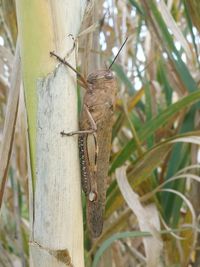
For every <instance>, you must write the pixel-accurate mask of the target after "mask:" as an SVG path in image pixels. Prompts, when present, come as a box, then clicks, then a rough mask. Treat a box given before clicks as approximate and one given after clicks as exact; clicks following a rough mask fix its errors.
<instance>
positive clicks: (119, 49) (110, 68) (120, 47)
mask: <svg viewBox="0 0 200 267" xmlns="http://www.w3.org/2000/svg"><path fill="white" fill-rule="evenodd" d="M127 40H128V36H127V37H126V39H125V41H124V42H123V44H122V46H121V47H120V49H119V51H118V53H117V55H116V56H115V58H114V59H113V61H112V63H111V64H110V66H109V68H108V70H110V69H111V67H112V65H113V64H114V63H115V61H116V59H117V57H118V56H119V53H120V52H121V50H122V48H123V47H124V45H125V43H126V42H127Z"/></svg>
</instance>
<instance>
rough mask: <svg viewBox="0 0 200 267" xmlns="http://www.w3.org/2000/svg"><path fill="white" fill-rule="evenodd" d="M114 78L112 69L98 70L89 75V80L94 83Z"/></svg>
mask: <svg viewBox="0 0 200 267" xmlns="http://www.w3.org/2000/svg"><path fill="white" fill-rule="evenodd" d="M112 79H114V74H113V72H112V71H111V70H98V71H96V72H92V73H91V74H89V75H88V78H87V82H88V83H89V84H94V83H95V82H97V81H98V80H102V81H108V80H112Z"/></svg>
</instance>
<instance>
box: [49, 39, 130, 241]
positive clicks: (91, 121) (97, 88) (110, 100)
mask: <svg viewBox="0 0 200 267" xmlns="http://www.w3.org/2000/svg"><path fill="white" fill-rule="evenodd" d="M126 41H127V38H126V40H125V42H126ZM125 42H124V43H123V45H122V46H121V48H120V50H119V52H118V53H117V55H116V56H115V58H114V60H113V62H112V63H111V65H110V67H109V68H108V69H106V70H98V71H95V72H93V73H91V74H89V75H88V77H87V80H85V78H84V77H83V76H82V75H81V74H80V73H79V72H78V71H77V70H75V69H74V68H73V67H72V66H71V65H70V64H69V63H68V62H67V61H65V60H64V59H62V58H60V57H59V56H58V55H56V54H55V53H54V52H50V54H51V55H53V56H55V57H56V58H57V59H58V60H59V61H60V62H62V63H63V64H66V65H67V66H68V67H69V68H71V69H72V70H73V71H75V72H76V73H77V78H78V80H79V81H80V84H81V85H82V86H83V87H84V88H85V89H86V93H85V95H84V99H83V108H82V112H81V116H80V123H79V128H80V130H79V131H74V132H70V133H65V132H64V131H63V132H61V135H62V136H72V135H75V134H78V135H79V137H78V146H79V157H80V166H81V185H82V189H83V191H84V193H85V195H86V202H87V207H86V210H87V211H86V212H87V214H86V217H87V225H88V228H89V231H90V233H91V235H92V237H94V238H96V237H98V236H99V235H100V234H101V232H102V229H103V215H104V210H105V202H106V189H107V175H108V168H109V158H110V150H111V135H112V126H113V122H114V110H115V102H116V93H117V83H116V79H115V77H114V74H113V72H112V71H111V66H112V64H113V63H114V61H115V60H116V58H117V56H118V54H119V53H120V51H121V49H122V48H123V46H124V44H125Z"/></svg>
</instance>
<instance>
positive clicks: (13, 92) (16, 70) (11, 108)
mask: <svg viewBox="0 0 200 267" xmlns="http://www.w3.org/2000/svg"><path fill="white" fill-rule="evenodd" d="M20 83H21V68H20V56H19V46H17V49H16V55H15V62H14V65H13V72H12V79H11V88H10V92H9V93H10V95H9V99H8V106H7V113H6V119H5V125H4V131H3V139H2V146H1V153H0V163H1V164H0V183H1V188H0V207H1V205H2V199H3V194H4V189H5V183H6V178H7V171H8V166H9V161H10V156H11V151H12V144H13V136H14V131H15V124H16V118H17V110H18V100H19V92H20Z"/></svg>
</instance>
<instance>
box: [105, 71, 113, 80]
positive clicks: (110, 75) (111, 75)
mask: <svg viewBox="0 0 200 267" xmlns="http://www.w3.org/2000/svg"><path fill="white" fill-rule="evenodd" d="M105 78H106V79H107V80H111V79H112V78H113V74H112V72H110V71H109V72H107V73H106V74H105Z"/></svg>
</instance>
